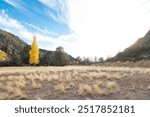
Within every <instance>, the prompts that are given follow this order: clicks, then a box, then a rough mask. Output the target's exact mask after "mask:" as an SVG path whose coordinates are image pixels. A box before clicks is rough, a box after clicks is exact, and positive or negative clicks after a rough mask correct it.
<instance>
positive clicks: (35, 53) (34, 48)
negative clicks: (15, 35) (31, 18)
mask: <svg viewBox="0 0 150 117" xmlns="http://www.w3.org/2000/svg"><path fill="white" fill-rule="evenodd" d="M29 54H30V60H29V63H30V64H34V65H36V64H39V49H38V45H37V43H36V37H35V36H33V43H32V45H31V50H30V53H29Z"/></svg>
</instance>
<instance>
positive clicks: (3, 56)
mask: <svg viewBox="0 0 150 117" xmlns="http://www.w3.org/2000/svg"><path fill="white" fill-rule="evenodd" d="M6 59H7V54H6V53H5V52H3V51H1V50H0V62H1V61H5V60H6Z"/></svg>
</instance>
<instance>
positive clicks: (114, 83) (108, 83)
mask: <svg viewBox="0 0 150 117" xmlns="http://www.w3.org/2000/svg"><path fill="white" fill-rule="evenodd" d="M116 87H117V83H116V82H115V81H112V82H111V81H108V82H107V83H106V88H107V89H115V88H116Z"/></svg>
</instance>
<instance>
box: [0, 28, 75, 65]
mask: <svg viewBox="0 0 150 117" xmlns="http://www.w3.org/2000/svg"><path fill="white" fill-rule="evenodd" d="M30 49H31V46H30V45H28V44H27V43H26V42H24V41H22V40H21V39H20V38H19V37H17V36H15V35H14V34H11V33H9V32H6V31H3V30H0V50H1V51H4V52H5V53H6V54H7V56H8V59H7V60H6V61H3V62H0V65H1V66H10V65H12V66H20V65H21V66H22V65H29V51H30ZM39 55H40V63H39V65H55V66H58V65H60V66H62V65H66V64H68V63H69V62H70V61H73V60H74V58H73V57H72V56H70V55H68V54H67V53H65V52H61V51H48V50H44V49H39ZM58 61H59V62H58Z"/></svg>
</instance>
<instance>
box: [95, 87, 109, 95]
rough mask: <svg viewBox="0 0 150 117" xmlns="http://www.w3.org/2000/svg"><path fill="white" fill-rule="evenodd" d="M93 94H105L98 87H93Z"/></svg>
mask: <svg viewBox="0 0 150 117" xmlns="http://www.w3.org/2000/svg"><path fill="white" fill-rule="evenodd" d="M93 92H94V94H96V95H105V94H106V92H105V91H104V90H102V89H100V88H99V87H98V85H93Z"/></svg>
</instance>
